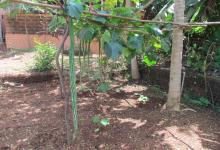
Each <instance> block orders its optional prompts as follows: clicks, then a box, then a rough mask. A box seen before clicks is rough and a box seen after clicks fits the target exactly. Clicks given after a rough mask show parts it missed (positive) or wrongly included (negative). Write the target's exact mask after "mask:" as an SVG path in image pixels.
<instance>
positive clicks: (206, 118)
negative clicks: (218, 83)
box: [0, 80, 220, 150]
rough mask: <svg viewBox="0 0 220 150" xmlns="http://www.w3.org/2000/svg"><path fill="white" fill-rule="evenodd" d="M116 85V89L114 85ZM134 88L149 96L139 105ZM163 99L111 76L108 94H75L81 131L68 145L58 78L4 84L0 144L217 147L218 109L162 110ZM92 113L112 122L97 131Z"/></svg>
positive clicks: (79, 148) (78, 149) (143, 149)
mask: <svg viewBox="0 0 220 150" xmlns="http://www.w3.org/2000/svg"><path fill="white" fill-rule="evenodd" d="M90 85H91V86H93V87H95V86H96V85H95V83H90ZM119 85H121V86H122V87H121V91H120V92H119V93H118V92H116V90H115V89H117V86H119ZM134 93H139V94H143V95H146V96H148V97H149V98H150V101H149V102H148V103H147V104H146V105H138V102H137V98H138V97H137V95H135V94H134ZM164 100H165V98H164V97H163V96H162V95H161V93H160V92H158V91H157V90H154V89H153V88H150V87H147V86H142V85H136V84H128V83H127V82H121V81H114V82H113V83H112V89H111V90H110V91H109V92H107V93H99V92H96V91H95V90H93V91H92V92H83V93H79V95H78V113H79V127H80V131H79V133H80V134H79V136H78V140H77V142H76V143H75V144H74V145H72V146H71V147H68V146H66V136H65V125H64V100H63V99H61V98H60V96H59V90H58V83H57V81H56V80H54V81H50V82H43V83H34V84H24V85H21V84H13V86H10V85H5V86H4V88H3V90H2V91H1V93H0V106H1V107H0V118H1V119H0V149H1V150H3V149H4V150H9V149H36V150H38V149H51V150H52V149H59V150H60V149H73V150H90V149H91V150H93V149H94V150H95V149H103V150H120V149H124V150H134V149H137V150H152V149H156V150H161V149H173V150H176V149H180V150H188V149H190V150H191V149H193V150H203V149H212V150H219V149H220V128H219V126H220V117H219V114H217V113H215V112H212V111H210V110H208V109H201V108H195V110H196V112H193V111H189V110H187V109H186V110H183V111H181V112H180V113H167V112H161V111H160V110H161V106H162V105H163V103H164ZM95 115H99V116H101V117H106V118H109V119H110V125H109V126H107V127H105V128H102V130H101V131H100V132H98V133H95V132H94V130H95V129H96V128H97V126H96V125H94V124H93V123H92V122H91V118H92V117H93V116H95ZM70 118H72V117H71V116H70Z"/></svg>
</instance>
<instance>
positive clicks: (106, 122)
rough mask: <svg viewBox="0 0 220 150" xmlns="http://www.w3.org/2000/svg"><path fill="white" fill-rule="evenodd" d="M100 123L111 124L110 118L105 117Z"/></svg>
mask: <svg viewBox="0 0 220 150" xmlns="http://www.w3.org/2000/svg"><path fill="white" fill-rule="evenodd" d="M100 124H101V125H103V126H107V125H109V124H110V123H109V119H108V118H104V119H102V120H101V121H100Z"/></svg>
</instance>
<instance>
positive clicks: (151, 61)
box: [143, 55, 157, 67]
mask: <svg viewBox="0 0 220 150" xmlns="http://www.w3.org/2000/svg"><path fill="white" fill-rule="evenodd" d="M143 62H144V63H145V64H146V65H147V66H148V67H152V66H153V65H156V63H157V61H156V60H151V59H150V58H149V57H148V56H147V55H145V56H144V59H143Z"/></svg>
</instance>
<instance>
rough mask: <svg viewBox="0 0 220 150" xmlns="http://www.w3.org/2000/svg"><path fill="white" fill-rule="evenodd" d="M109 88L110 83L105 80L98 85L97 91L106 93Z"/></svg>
mask: <svg viewBox="0 0 220 150" xmlns="http://www.w3.org/2000/svg"><path fill="white" fill-rule="evenodd" d="M109 88H110V86H109V83H106V82H103V83H101V84H100V85H99V86H98V88H97V91H99V92H103V93H104V92H107V91H108V90H109Z"/></svg>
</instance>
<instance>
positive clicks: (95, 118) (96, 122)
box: [92, 115, 100, 124]
mask: <svg viewBox="0 0 220 150" xmlns="http://www.w3.org/2000/svg"><path fill="white" fill-rule="evenodd" d="M99 122H100V118H99V116H97V115H96V116H94V117H92V123H94V124H98V123H99Z"/></svg>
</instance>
